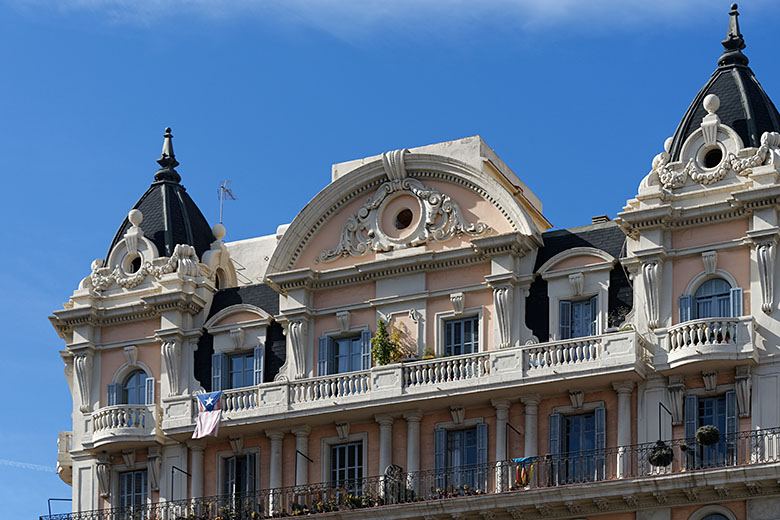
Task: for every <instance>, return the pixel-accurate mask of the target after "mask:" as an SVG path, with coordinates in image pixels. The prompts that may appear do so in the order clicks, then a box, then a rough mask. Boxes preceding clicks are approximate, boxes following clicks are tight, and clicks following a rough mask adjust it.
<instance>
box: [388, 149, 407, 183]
mask: <svg viewBox="0 0 780 520" xmlns="http://www.w3.org/2000/svg"><path fill="white" fill-rule="evenodd" d="M405 153H409V150H406V149H404V150H393V151H392V152H385V153H383V154H382V166H383V167H384V169H385V175H387V178H388V179H390V180H391V181H402V180H404V179H405V178H406V165H405V164H404V154H405Z"/></svg>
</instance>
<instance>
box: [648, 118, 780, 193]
mask: <svg viewBox="0 0 780 520" xmlns="http://www.w3.org/2000/svg"><path fill="white" fill-rule="evenodd" d="M778 147H780V133H777V132H764V134H763V135H762V136H761V146H760V147H759V148H758V150H756V153H755V154H753V155H752V156H751V157H748V158H745V159H739V158H738V157H737V156H736V155H734V154H733V153H731V152H729V153H728V154H726V158H725V159H724V160H723V161H721V163H720V166H718V168H717V169H715V170H714V171H711V172H704V171H701V170H699V168H698V167H697V166H696V164H695V162H694V160H693V159H690V160H688V164H686V165H685V168H683V169H682V170H681V171H679V172H675V171H674V170H673V169H672V168H671V167H670V166H669V163H670V161H671V156H670V155H669V153H668V152H665V151H664V152H661V153H659V154H658V155H656V156H655V158H654V159H653V169H652V171H653V172H655V173H656V174H657V175H658V180H659V181H660V182H661V186H663V187H664V189H667V190H669V189H673V188H680V187H682V186H683V185H684V184H685V181H686V180H687V179H688V178H689V177H690V179H691V180H692V181H694V182H698V183H699V184H703V185H705V186H706V185H709V184H712V183H715V182H718V181H719V180H721V179H723V178H724V177H725V176H726V174H727V173H728V172H729V170H734V172H735V173H737V174H739V175H743V176H744V175H750V173H752V168H755V167H756V166H761V165H763V164H766V161H767V160H768V158H769V157H771V155H770V154H769V151H770V149H776V148H778Z"/></svg>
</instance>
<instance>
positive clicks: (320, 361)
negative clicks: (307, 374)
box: [317, 336, 333, 376]
mask: <svg viewBox="0 0 780 520" xmlns="http://www.w3.org/2000/svg"><path fill="white" fill-rule="evenodd" d="M332 351H333V339H332V338H329V337H328V336H323V337H321V338H320V339H319V347H318V349H317V375H318V376H326V375H328V374H329V373H330V370H328V368H329V365H330V356H331V354H332Z"/></svg>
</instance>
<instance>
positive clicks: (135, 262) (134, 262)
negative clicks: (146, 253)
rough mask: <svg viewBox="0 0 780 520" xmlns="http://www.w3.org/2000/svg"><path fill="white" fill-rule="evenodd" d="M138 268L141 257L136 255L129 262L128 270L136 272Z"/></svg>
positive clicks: (139, 267)
mask: <svg viewBox="0 0 780 520" xmlns="http://www.w3.org/2000/svg"><path fill="white" fill-rule="evenodd" d="M139 269H141V257H140V256H136V257H135V258H133V260H132V261H131V262H130V272H131V273H137V272H138V270H139Z"/></svg>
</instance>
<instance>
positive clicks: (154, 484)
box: [146, 446, 162, 491]
mask: <svg viewBox="0 0 780 520" xmlns="http://www.w3.org/2000/svg"><path fill="white" fill-rule="evenodd" d="M161 466H162V457H160V448H158V447H156V446H154V447H151V448H149V454H148V455H147V456H146V473H147V477H148V478H149V487H151V488H152V489H153V490H155V491H157V490H159V489H160V469H161Z"/></svg>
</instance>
